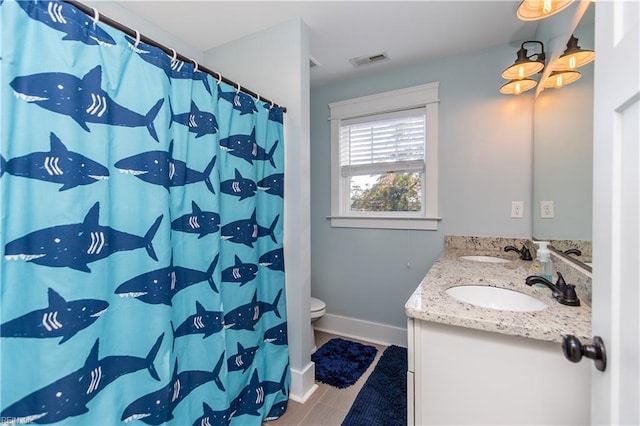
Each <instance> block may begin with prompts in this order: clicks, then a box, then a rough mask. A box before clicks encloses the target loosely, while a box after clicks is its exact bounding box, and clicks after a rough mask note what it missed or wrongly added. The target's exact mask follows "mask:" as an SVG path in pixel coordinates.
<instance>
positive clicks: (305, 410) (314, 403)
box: [263, 331, 386, 426]
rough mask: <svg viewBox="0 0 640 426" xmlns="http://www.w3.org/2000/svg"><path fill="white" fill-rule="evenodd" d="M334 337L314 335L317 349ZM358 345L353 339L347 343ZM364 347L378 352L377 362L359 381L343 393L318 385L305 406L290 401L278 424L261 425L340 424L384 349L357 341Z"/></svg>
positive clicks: (272, 422)
mask: <svg viewBox="0 0 640 426" xmlns="http://www.w3.org/2000/svg"><path fill="white" fill-rule="evenodd" d="M334 337H340V336H335V335H332V334H329V333H324V332H321V331H316V345H317V347H320V346H322V345H323V344H324V343H325V342H327V341H329V340H331V339H332V338H334ZM349 340H354V341H358V340H356V339H349ZM360 342H361V343H364V344H367V345H373V346H375V347H376V348H377V349H378V353H377V354H376V358H375V359H374V360H373V362H372V363H371V365H370V366H369V368H368V369H367V371H366V372H365V373H364V374H363V375H362V377H360V379H358V381H357V382H356V383H355V384H353V385H351V386H349V387H348V388H345V389H338V388H336V387H333V386H329V385H325V384H324V383H320V382H318V389H317V390H316V391H315V392H314V393H313V395H312V396H311V398H309V400H307V402H306V403H304V404H300V403H297V402H295V401H291V400H289V405H288V407H287V411H286V412H285V413H284V415H282V417H280V418H279V419H278V420H273V421H270V422H265V423H263V424H264V425H265V426H282V425H287V426H292V425H304V426H319V425H327V426H336V425H340V424H341V423H342V420H344V418H345V417H346V415H347V413H348V412H349V408H351V404H353V401H354V400H355V399H356V396H357V395H358V392H360V389H361V388H362V386H363V385H364V383H365V382H366V381H367V378H368V377H369V374H371V372H372V371H373V369H374V368H375V366H376V364H377V363H378V360H379V359H380V357H381V356H382V353H383V352H384V350H385V349H386V346H383V345H377V344H374V343H370V342H365V341H360Z"/></svg>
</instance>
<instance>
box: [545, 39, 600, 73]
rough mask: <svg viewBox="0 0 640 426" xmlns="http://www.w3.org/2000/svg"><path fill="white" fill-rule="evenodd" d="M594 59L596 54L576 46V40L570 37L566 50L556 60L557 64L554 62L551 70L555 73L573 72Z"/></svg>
mask: <svg viewBox="0 0 640 426" xmlns="http://www.w3.org/2000/svg"><path fill="white" fill-rule="evenodd" d="M595 58H596V52H594V51H593V50H587V49H583V48H581V47H580V46H578V39H577V38H575V37H574V36H573V35H571V38H570V39H569V41H568V42H567V49H566V50H565V51H564V53H563V54H562V55H561V56H560V57H559V58H558V62H556V64H555V66H554V67H553V69H554V70H556V71H562V70H575V69H576V68H578V67H581V66H583V65H587V64H588V63H590V62H592V61H593V60H594V59H595Z"/></svg>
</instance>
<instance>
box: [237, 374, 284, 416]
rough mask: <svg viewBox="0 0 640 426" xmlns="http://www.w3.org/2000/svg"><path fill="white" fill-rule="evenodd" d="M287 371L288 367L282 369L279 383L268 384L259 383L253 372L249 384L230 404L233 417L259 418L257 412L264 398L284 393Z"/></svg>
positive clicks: (267, 382) (265, 382)
mask: <svg viewBox="0 0 640 426" xmlns="http://www.w3.org/2000/svg"><path fill="white" fill-rule="evenodd" d="M287 370H289V366H288V365H287V367H286V368H285V369H284V371H283V373H282V379H281V380H280V382H270V381H267V380H265V381H264V382H261V381H260V378H259V377H258V370H254V371H253V376H251V382H250V383H249V384H248V385H247V386H245V388H244V389H242V391H241V392H240V395H238V396H237V397H236V398H235V399H234V400H233V401H232V402H231V408H232V409H235V413H234V416H241V415H243V414H248V415H250V416H259V415H260V412H259V411H258V410H259V409H260V408H261V407H262V406H263V405H264V401H265V398H266V397H267V396H268V395H271V394H273V393H278V392H281V391H282V392H283V393H286V388H285V379H286V377H287Z"/></svg>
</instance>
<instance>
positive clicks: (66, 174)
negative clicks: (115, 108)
mask: <svg viewBox="0 0 640 426" xmlns="http://www.w3.org/2000/svg"><path fill="white" fill-rule="evenodd" d="M50 140H51V150H50V151H49V152H32V153H31V154H28V155H25V156H22V157H16V158H13V159H11V160H9V161H5V159H4V158H3V157H2V156H0V176H2V175H3V174H4V172H7V173H9V174H11V175H13V176H22V177H26V178H29V179H37V180H42V181H45V182H53V183H60V184H62V187H60V189H59V190H60V191H66V190H67V189H71V188H75V187H76V186H79V185H89V184H91V183H94V182H97V181H100V180H106V179H109V170H108V169H107V168H106V167H104V166H103V165H101V164H98V163H96V162H95V161H93V160H90V159H89V158H87V157H85V156H84V155H80V154H78V153H75V152H71V151H68V150H67V147H66V146H64V144H63V143H62V141H61V140H60V139H58V137H57V136H56V135H55V134H53V133H51V136H50Z"/></svg>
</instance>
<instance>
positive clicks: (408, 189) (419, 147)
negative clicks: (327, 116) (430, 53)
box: [329, 83, 439, 230]
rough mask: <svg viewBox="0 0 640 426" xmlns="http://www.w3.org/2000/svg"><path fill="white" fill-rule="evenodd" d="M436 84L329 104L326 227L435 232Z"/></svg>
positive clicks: (436, 188)
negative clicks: (329, 182)
mask: <svg viewBox="0 0 640 426" xmlns="http://www.w3.org/2000/svg"><path fill="white" fill-rule="evenodd" d="M437 92H438V84H437V83H432V84H426V85H422V86H417V87H411V88H408V89H402V90H396V91H393V92H386V93H381V94H378V95H372V96H365V97H362V98H356V99H350V100H347V101H341V102H335V103H332V104H330V105H329V107H330V110H331V140H332V146H331V151H332V163H331V164H332V165H331V169H332V178H331V180H332V185H331V189H332V191H331V193H332V200H331V225H332V226H336V227H356V228H391V229H407V228H409V229H429V230H435V229H437V224H438V220H439V218H438V217H437V211H438V210H437V201H438V192H437V190H438V186H437V184H438V182H437V179H438V161H437V160H438V121H437V120H438V93H437Z"/></svg>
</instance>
